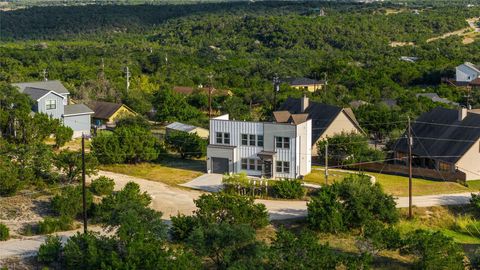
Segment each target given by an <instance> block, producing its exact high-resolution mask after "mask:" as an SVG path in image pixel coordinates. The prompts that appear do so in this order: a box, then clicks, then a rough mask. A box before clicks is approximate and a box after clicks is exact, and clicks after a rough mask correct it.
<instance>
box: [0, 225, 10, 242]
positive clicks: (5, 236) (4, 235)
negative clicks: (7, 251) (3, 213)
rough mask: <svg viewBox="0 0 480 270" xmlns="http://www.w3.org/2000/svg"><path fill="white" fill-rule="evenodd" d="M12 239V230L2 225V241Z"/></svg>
mask: <svg viewBox="0 0 480 270" xmlns="http://www.w3.org/2000/svg"><path fill="white" fill-rule="evenodd" d="M8 238H10V229H9V228H8V227H7V225H5V224H3V223H0V241H6V240H8Z"/></svg>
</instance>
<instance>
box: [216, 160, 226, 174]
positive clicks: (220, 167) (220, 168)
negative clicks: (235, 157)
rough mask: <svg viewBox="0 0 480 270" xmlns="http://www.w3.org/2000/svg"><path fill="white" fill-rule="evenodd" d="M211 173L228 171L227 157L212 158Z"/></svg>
mask: <svg viewBox="0 0 480 270" xmlns="http://www.w3.org/2000/svg"><path fill="white" fill-rule="evenodd" d="M212 172H213V173H221V174H224V173H228V158H212Z"/></svg>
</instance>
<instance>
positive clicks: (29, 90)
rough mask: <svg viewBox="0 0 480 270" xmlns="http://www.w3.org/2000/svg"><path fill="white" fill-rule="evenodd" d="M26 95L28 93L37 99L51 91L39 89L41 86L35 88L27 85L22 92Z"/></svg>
mask: <svg viewBox="0 0 480 270" xmlns="http://www.w3.org/2000/svg"><path fill="white" fill-rule="evenodd" d="M22 93H23V94H25V95H28V96H29V97H30V98H31V99H33V100H35V101H37V100H39V99H41V98H42V97H44V96H46V95H47V94H48V93H50V91H48V90H45V89H39V88H33V87H27V88H25V89H24V90H23V92H22Z"/></svg>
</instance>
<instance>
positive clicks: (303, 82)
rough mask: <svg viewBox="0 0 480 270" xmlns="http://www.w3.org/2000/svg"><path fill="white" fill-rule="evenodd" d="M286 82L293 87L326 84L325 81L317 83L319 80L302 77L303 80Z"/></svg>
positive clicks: (288, 80) (286, 80) (296, 79)
mask: <svg viewBox="0 0 480 270" xmlns="http://www.w3.org/2000/svg"><path fill="white" fill-rule="evenodd" d="M285 82H287V83H288V84H290V85H291V86H297V85H312V84H324V83H325V81H317V80H314V79H310V78H305V77H301V78H288V79H285Z"/></svg>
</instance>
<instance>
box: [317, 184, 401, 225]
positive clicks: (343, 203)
mask: <svg viewBox="0 0 480 270" xmlns="http://www.w3.org/2000/svg"><path fill="white" fill-rule="evenodd" d="M395 205H396V203H395V201H394V199H393V197H392V196H391V195H387V194H385V193H384V192H383V190H382V188H381V187H380V185H379V184H378V183H375V184H372V183H371V180H370V177H369V176H366V175H350V176H347V177H345V178H344V179H343V181H341V182H335V183H334V184H333V185H331V186H326V187H323V188H322V190H321V191H320V193H319V194H318V195H317V196H315V197H313V198H312V200H311V201H310V202H309V203H308V220H309V224H310V225H311V227H312V228H313V229H315V230H320V231H326V232H332V231H341V230H345V229H347V228H362V227H363V226H365V225H367V224H368V223H369V222H370V221H372V220H378V221H381V222H385V223H389V224H393V223H396V222H397V221H398V219H399V214H398V211H397V209H396V208H395Z"/></svg>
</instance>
